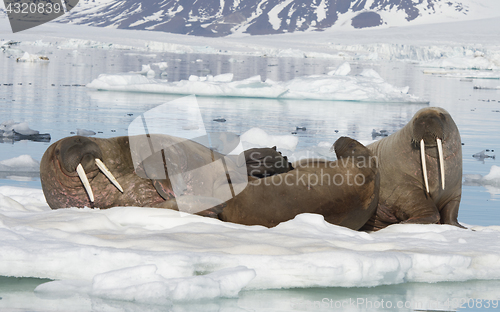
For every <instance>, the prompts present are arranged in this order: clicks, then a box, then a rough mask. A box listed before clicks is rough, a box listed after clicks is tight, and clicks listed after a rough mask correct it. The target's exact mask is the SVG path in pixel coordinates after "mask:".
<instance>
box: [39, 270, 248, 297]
mask: <svg viewBox="0 0 500 312" xmlns="http://www.w3.org/2000/svg"><path fill="white" fill-rule="evenodd" d="M157 269H158V268H157V267H156V265H154V264H150V265H140V266H135V267H130V268H124V269H120V270H114V271H110V272H106V273H101V274H98V275H96V276H94V278H93V281H92V283H85V282H82V281H54V282H48V283H45V284H41V285H39V286H38V287H37V288H36V289H35V292H37V293H39V294H42V293H45V294H47V293H67V292H68V289H69V290H71V291H72V292H76V293H87V294H90V295H91V296H94V297H100V298H104V299H111V300H124V301H135V302H142V303H149V304H163V305H165V304H171V303H172V302H176V301H192V300H208V299H215V298H233V297H237V296H238V293H239V292H240V291H241V289H242V288H243V287H245V286H246V285H247V284H248V283H249V282H250V281H251V280H252V279H254V278H255V271H254V270H251V269H248V268H246V267H243V266H239V267H235V268H228V269H223V270H220V271H216V272H213V273H211V274H207V275H199V276H190V277H184V278H171V279H168V278H165V277H163V276H161V275H160V274H158V273H157Z"/></svg>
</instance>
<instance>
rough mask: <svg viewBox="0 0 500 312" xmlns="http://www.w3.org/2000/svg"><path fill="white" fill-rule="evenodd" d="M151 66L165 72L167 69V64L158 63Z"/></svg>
mask: <svg viewBox="0 0 500 312" xmlns="http://www.w3.org/2000/svg"><path fill="white" fill-rule="evenodd" d="M151 65H155V66H158V68H159V69H160V70H166V69H167V68H168V64H167V62H158V63H153V64H151Z"/></svg>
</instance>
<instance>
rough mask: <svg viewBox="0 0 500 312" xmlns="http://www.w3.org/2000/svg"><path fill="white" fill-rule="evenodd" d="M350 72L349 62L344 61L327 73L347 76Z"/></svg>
mask: <svg viewBox="0 0 500 312" xmlns="http://www.w3.org/2000/svg"><path fill="white" fill-rule="evenodd" d="M350 72H351V64H349V62H345V63H343V64H342V65H340V66H339V67H338V68H337V69H336V70H332V71H331V72H329V73H328V75H329V76H347V75H348V74H349V73H350Z"/></svg>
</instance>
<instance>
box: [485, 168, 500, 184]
mask: <svg viewBox="0 0 500 312" xmlns="http://www.w3.org/2000/svg"><path fill="white" fill-rule="evenodd" d="M483 179H484V180H486V181H490V182H493V183H495V184H497V185H498V186H500V167H498V166H495V165H493V166H491V169H490V173H488V174H487V175H485V176H484V177H483Z"/></svg>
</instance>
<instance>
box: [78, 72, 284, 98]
mask: <svg viewBox="0 0 500 312" xmlns="http://www.w3.org/2000/svg"><path fill="white" fill-rule="evenodd" d="M229 78H231V80H232V77H231V76H230V75H229V74H227V75H226V74H225V75H219V76H216V77H213V76H211V75H208V76H205V77H197V76H190V77H189V79H188V80H181V81H176V82H167V81H166V80H155V79H149V78H146V77H144V76H142V75H137V74H136V75H134V74H125V75H123V74H121V75H106V74H101V75H99V77H98V78H97V79H94V80H93V81H92V82H91V83H89V84H87V87H88V88H93V89H98V90H109V91H128V92H146V93H165V94H194V95H199V96H232V97H257V98H259V97H261V98H278V97H279V96H280V95H281V94H283V93H285V92H286V89H284V88H283V87H280V86H272V85H271V84H269V83H267V82H262V81H261V79H260V76H256V77H251V78H248V79H244V80H240V81H230V80H229Z"/></svg>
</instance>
